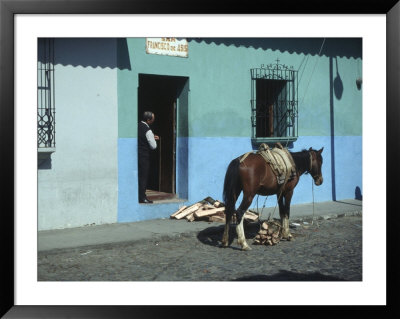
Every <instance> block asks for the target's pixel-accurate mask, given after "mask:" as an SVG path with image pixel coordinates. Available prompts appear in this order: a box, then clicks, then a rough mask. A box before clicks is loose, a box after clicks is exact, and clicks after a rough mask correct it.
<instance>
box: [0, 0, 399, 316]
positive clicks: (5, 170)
mask: <svg viewBox="0 0 400 319" xmlns="http://www.w3.org/2000/svg"><path fill="white" fill-rule="evenodd" d="M227 3H229V5H227ZM260 5H261V4H260V3H257V2H255V1H246V2H232V3H231V2H222V1H220V2H218V1H215V0H214V1H212V2H211V1H208V0H204V1H161V0H137V1H129V0H70V1H65V0H52V1H43V0H31V1H26V0H13V1H11V0H0V21H1V22H0V63H1V71H0V79H1V80H0V130H1V134H0V137H1V138H0V142H1V150H2V155H1V156H0V160H1V166H0V167H1V170H0V171H1V181H2V184H3V186H4V187H3V191H2V205H1V207H2V208H1V211H2V214H1V225H2V227H1V228H2V230H1V231H0V234H1V243H2V244H3V245H2V246H3V249H2V254H1V260H2V262H1V266H2V273H1V284H0V287H1V298H0V299H1V308H0V315H2V316H4V318H64V317H65V318H67V317H68V318H152V317H154V318H165V317H189V318H200V317H201V318H206V317H207V318H209V317H210V316H212V317H224V316H226V315H227V313H228V312H229V314H232V313H233V315H234V316H237V315H240V314H243V315H246V316H248V315H250V314H251V313H253V314H254V311H255V310H256V311H258V312H260V314H262V313H264V315H266V314H267V313H265V310H263V309H261V311H260V307H251V306H247V307H240V309H237V308H236V307H223V306H213V307H210V306H207V307H201V306H196V307H192V306H180V307H168V306H16V305H15V303H14V295H15V290H14V266H15V265H14V186H15V184H14V173H15V166H14V161H15V157H14V17H15V15H16V14H39V13H40V14H121V13H124V14H147V13H152V14H169V13H175V14H206V13H207V14H230V13H240V14H257V13H259V14H260V13H262V14H280V13H282V14H305V13H307V14H310V13H311V14H323V13H329V14H385V15H386V18H387V30H386V39H387V48H386V49H387V66H386V68H387V69H386V70H387V105H386V110H387V118H386V121H387V123H386V124H387V126H386V128H387V130H386V134H387V140H386V147H387V153H386V156H387V161H386V164H387V166H386V172H385V171H382V174H386V176H387V185H386V186H387V196H386V199H381V200H382V202H384V201H385V200H386V215H387V306H377V307H363V306H356V307H348V306H332V307H331V306H329V307H314V309H309V307H293V306H292V307H286V308H285V309H281V308H280V307H272V309H268V315H271V314H272V312H274V313H275V312H276V314H277V315H278V313H279V312H282V311H284V313H285V316H303V315H310V314H313V313H314V312H316V311H321V312H323V313H321V314H325V315H326V314H329V315H334V316H338V315H345V316H346V317H350V316H355V315H357V316H358V315H363V314H364V315H366V314H368V315H381V316H384V317H394V316H395V315H398V307H397V304H396V301H397V300H396V297H395V291H396V289H395V288H397V287H395V286H396V284H397V283H398V275H396V274H395V270H394V262H395V260H394V259H395V255H394V252H395V249H396V248H397V247H396V244H397V242H398V237H395V236H394V233H395V231H396V225H398V223H397V222H396V218H397V216H396V214H398V212H397V210H398V209H397V207H396V202H395V197H396V195H395V194H394V189H396V187H395V185H396V184H395V182H396V180H397V176H398V169H396V167H397V165H396V164H397V163H399V156H398V144H399V142H398V137H399V136H400V134H399V133H400V132H399V131H400V125H399V124H398V121H399V120H400V116H399V105H400V103H399V102H400V101H399V95H400V87H399V83H400V81H399V55H400V52H399V40H400V35H399V30H400V23H399V16H400V3H398V0H393V1H372V0H368V1H365V0H352V1H343V0H336V1H332V0H328V1H292V0H290V1H285V2H279V1H275V2H267V1H264V3H263V4H262V5H261V6H260ZM380 107H382V106H380ZM382 143H384V141H382ZM371 147H378V145H372V146H371ZM364 173H366V174H367V173H368V172H364ZM381 213H382V212H381ZM396 270H397V269H396ZM221 293H222V292H221ZM266 298H267V296H266ZM283 298H284V296H283ZM238 302H239V303H240V299H239V298H238ZM193 308H195V309H193ZM247 308H249V309H247ZM227 311H228V312H227ZM248 311H249V312H248ZM310 311H311V312H310ZM254 315H255V314H254Z"/></svg>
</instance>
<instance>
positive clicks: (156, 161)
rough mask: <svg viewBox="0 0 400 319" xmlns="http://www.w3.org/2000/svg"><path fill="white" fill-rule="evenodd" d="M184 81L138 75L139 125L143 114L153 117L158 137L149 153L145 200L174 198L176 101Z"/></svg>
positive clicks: (175, 78)
mask: <svg viewBox="0 0 400 319" xmlns="http://www.w3.org/2000/svg"><path fill="white" fill-rule="evenodd" d="M186 79H187V78H183V77H175V76H160V75H149V74H139V89H138V121H141V120H142V115H143V112H145V111H151V112H153V113H154V114H155V121H154V123H153V124H152V126H151V129H152V131H153V132H154V134H155V135H158V136H159V137H160V141H158V142H157V149H156V150H155V151H153V152H151V159H150V172H149V180H148V186H147V189H148V191H147V193H148V194H147V196H148V197H149V198H150V199H153V200H157V199H168V198H171V197H175V194H176V148H177V147H176V139H177V101H178V98H179V94H180V92H181V91H182V88H183V86H184V84H185V81H186Z"/></svg>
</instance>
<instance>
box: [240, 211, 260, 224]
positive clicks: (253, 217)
mask: <svg viewBox="0 0 400 319" xmlns="http://www.w3.org/2000/svg"><path fill="white" fill-rule="evenodd" d="M243 217H244V218H245V219H247V220H251V221H253V222H254V221H256V220H257V219H258V216H257V215H256V214H253V213H251V212H249V211H246V212H245V213H244V216H243Z"/></svg>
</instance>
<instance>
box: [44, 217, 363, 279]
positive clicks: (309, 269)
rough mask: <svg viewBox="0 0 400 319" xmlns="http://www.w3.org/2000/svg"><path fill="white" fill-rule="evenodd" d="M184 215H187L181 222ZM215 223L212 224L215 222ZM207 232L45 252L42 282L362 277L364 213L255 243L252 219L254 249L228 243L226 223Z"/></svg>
mask: <svg viewBox="0 0 400 319" xmlns="http://www.w3.org/2000/svg"><path fill="white" fill-rule="evenodd" d="M176 222H177V223H179V222H184V221H176ZM207 226H208V227H207ZM207 226H206V227H205V229H204V230H203V231H200V232H199V233H193V234H190V235H189V234H186V235H183V236H180V237H174V238H165V239H164V240H146V241H139V242H126V243H118V244H105V245H98V246H87V247H79V248H69V249H58V250H52V251H44V252H39V254H38V280H39V281H361V280H362V217H361V216H348V217H340V218H334V219H327V220H324V219H322V220H318V221H314V223H313V224H311V223H308V224H305V223H303V222H300V226H299V227H297V228H292V229H291V232H292V234H293V236H294V240H293V241H283V240H282V241H280V242H279V243H278V244H277V245H275V246H265V245H253V244H252V243H253V238H254V236H255V235H256V233H257V232H258V230H259V224H258V223H253V224H248V225H247V226H245V231H246V237H247V241H248V243H249V244H250V246H251V248H252V250H251V251H246V252H245V251H241V250H240V249H239V246H238V244H237V240H236V233H235V230H234V227H233V226H232V228H231V237H232V240H233V241H232V244H231V246H230V247H229V248H220V247H219V245H220V240H221V237H222V232H223V224H221V223H208V225H207Z"/></svg>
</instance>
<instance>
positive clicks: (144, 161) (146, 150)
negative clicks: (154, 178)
mask: <svg viewBox="0 0 400 319" xmlns="http://www.w3.org/2000/svg"><path fill="white" fill-rule="evenodd" d="M154 119H155V117H154V113H153V112H149V111H146V112H144V113H143V117H142V121H141V122H140V123H139V129H138V169H139V203H144V204H151V203H153V202H152V201H151V200H149V199H148V198H147V197H146V186H147V180H148V177H149V170H150V152H151V151H152V150H155V149H156V148H157V143H156V141H158V140H159V139H160V138H159V137H158V136H157V135H154V134H153V132H152V131H151V129H150V124H152V123H153V122H154Z"/></svg>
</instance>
